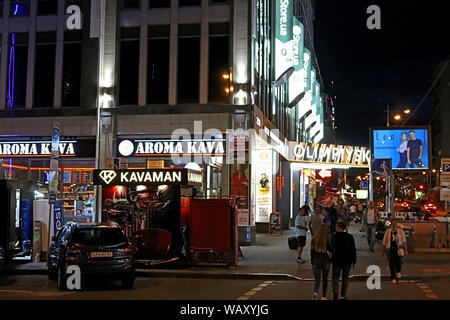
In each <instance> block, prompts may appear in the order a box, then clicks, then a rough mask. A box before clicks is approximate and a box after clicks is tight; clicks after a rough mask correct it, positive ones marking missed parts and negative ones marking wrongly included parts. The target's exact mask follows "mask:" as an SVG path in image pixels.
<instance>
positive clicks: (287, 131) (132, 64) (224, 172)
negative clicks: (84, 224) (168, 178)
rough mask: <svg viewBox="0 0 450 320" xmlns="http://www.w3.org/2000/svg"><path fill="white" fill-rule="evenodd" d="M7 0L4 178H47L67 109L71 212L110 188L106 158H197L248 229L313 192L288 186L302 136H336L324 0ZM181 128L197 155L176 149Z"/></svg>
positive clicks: (66, 192)
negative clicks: (318, 19)
mask: <svg viewBox="0 0 450 320" xmlns="http://www.w3.org/2000/svg"><path fill="white" fill-rule="evenodd" d="M0 9H1V12H0V17H2V19H1V22H0V32H1V39H2V51H1V52H2V54H1V58H0V59H1V60H0V138H1V139H0V146H1V147H2V150H1V152H0V160H1V165H2V172H1V173H2V178H8V179H19V180H33V181H36V182H39V183H41V184H42V185H43V186H44V187H45V183H46V181H48V177H47V176H48V170H49V166H50V152H48V151H49V150H48V149H49V145H50V143H51V135H52V128H53V123H54V121H57V122H58V123H59V127H60V130H61V137H60V147H59V148H60V158H59V168H60V178H59V179H60V186H59V195H58V198H59V199H62V200H64V206H65V208H64V212H65V214H71V213H72V214H74V213H76V200H78V201H88V200H92V199H98V198H99V197H101V189H100V188H97V187H95V186H93V185H92V172H93V170H94V169H95V168H166V167H174V168H177V167H185V166H186V165H189V164H190V162H196V163H197V165H198V166H199V167H200V169H201V170H202V172H203V179H204V180H203V186H202V190H201V192H202V195H203V196H205V197H232V198H234V199H237V200H238V201H237V202H238V203H237V207H238V216H239V218H238V220H239V226H240V230H241V236H240V237H241V238H242V239H243V242H245V241H247V242H248V243H251V242H253V241H254V232H255V230H256V229H257V228H256V226H257V225H260V226H261V230H265V229H266V228H267V226H268V224H269V219H270V214H271V213H272V212H273V211H276V210H278V209H280V208H287V209H286V210H284V209H283V211H285V212H284V213H283V214H284V215H285V217H284V223H283V224H284V226H285V227H287V225H288V223H289V222H290V219H292V217H295V214H294V211H295V209H294V208H295V207H296V206H298V205H299V204H300V203H301V202H304V201H305V199H308V196H305V194H306V193H308V195H309V193H311V195H312V189H305V184H307V182H304V183H303V186H302V187H300V188H299V187H297V188H296V190H297V191H296V192H297V193H299V194H298V195H296V196H295V199H297V200H296V204H292V202H293V201H291V197H292V199H294V196H293V195H292V191H288V192H287V193H288V194H289V197H285V196H282V192H281V190H282V189H283V188H288V190H289V189H292V188H290V186H291V185H292V183H291V182H292V181H293V179H294V178H293V177H292V172H291V170H290V169H289V161H288V160H289V146H290V145H291V144H290V142H300V141H304V142H310V143H318V142H321V141H322V140H323V138H324V103H325V101H324V100H325V98H324V97H323V94H322V88H323V84H322V79H321V76H320V69H319V67H318V62H317V58H316V55H315V52H314V36H313V35H314V28H313V24H314V15H313V1H311V0H302V1H299V0H296V1H291V0H239V1H227V0H140V1H139V0H60V1H56V0H53V1H52V0H37V1H33V0H21V1H19V0H17V1H15V0H4V1H0ZM180 129H184V131H182V132H181V134H180V132H178V134H179V135H183V134H184V138H185V139H186V135H187V136H188V137H187V139H188V140H189V139H192V144H191V147H190V149H189V150H183V153H184V154H185V155H188V156H190V158H189V157H188V158H186V157H180V158H177V157H174V155H176V154H177V153H179V150H178V149H176V141H175V140H174V135H173V133H174V131H176V130H180ZM212 129H214V130H212ZM240 129H242V131H241V132H239V131H238V130H240ZM208 130H209V131H210V132H209V133H208ZM233 130H234V131H233ZM207 133H208V134H207ZM230 137H232V139H230ZM227 138H228V139H227ZM227 141H228V143H227ZM230 141H231V143H230ZM241 142H242V143H241ZM208 143H213V144H214V145H213V144H209V145H208ZM5 150H6V151H5ZM237 151H242V152H243V154H244V155H245V157H244V158H245V161H243V162H239V161H240V160H239V159H238V158H239V157H235V156H232V155H231V154H232V153H235V152H236V154H237ZM195 156H199V157H197V158H196V157H195ZM174 159H175V160H174ZM199 159H200V160H199ZM286 166H287V167H286ZM285 167H286V168H287V169H286V170H283V168H285ZM302 174H303V173H301V175H302ZM301 179H302V180H301V181H303V179H305V181H306V180H308V179H309V177H308V175H307V174H306V173H305V176H304V177H303V176H302V178H301ZM298 183H300V182H298ZM305 190H308V191H305ZM302 192H303V194H300V193H302ZM282 202H284V204H282ZM96 207H97V217H96V218H97V219H99V217H100V213H101V207H100V205H99V201H97V202H96ZM244 238H245V239H244ZM244 240H245V241H244Z"/></svg>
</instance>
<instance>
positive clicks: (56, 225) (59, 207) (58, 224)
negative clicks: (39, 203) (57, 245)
mask: <svg viewBox="0 0 450 320" xmlns="http://www.w3.org/2000/svg"><path fill="white" fill-rule="evenodd" d="M63 220H64V211H63V201H62V200H57V201H56V202H55V205H54V206H53V230H54V235H56V233H57V232H58V231H59V230H60V229H61V228H62V227H63V225H64V222H63Z"/></svg>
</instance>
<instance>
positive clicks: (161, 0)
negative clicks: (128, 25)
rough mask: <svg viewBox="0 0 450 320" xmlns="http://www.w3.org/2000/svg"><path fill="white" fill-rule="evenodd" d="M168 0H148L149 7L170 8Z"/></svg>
mask: <svg viewBox="0 0 450 320" xmlns="http://www.w3.org/2000/svg"><path fill="white" fill-rule="evenodd" d="M170 2H171V1H170V0H150V3H149V8H150V9H152V8H170Z"/></svg>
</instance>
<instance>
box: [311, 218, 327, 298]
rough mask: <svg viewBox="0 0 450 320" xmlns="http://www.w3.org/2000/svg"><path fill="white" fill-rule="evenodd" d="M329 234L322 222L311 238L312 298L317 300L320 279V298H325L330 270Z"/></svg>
mask: <svg viewBox="0 0 450 320" xmlns="http://www.w3.org/2000/svg"><path fill="white" fill-rule="evenodd" d="M331 250H332V249H331V235H330V231H329V228H328V225H326V224H325V223H322V224H321V225H320V227H319V229H318V230H317V233H316V234H315V235H314V237H312V239H311V264H312V268H313V272H314V278H315V280H316V281H315V284H314V294H313V300H319V297H320V296H319V288H320V281H321V280H322V300H327V288H328V272H329V271H330V256H329V253H331Z"/></svg>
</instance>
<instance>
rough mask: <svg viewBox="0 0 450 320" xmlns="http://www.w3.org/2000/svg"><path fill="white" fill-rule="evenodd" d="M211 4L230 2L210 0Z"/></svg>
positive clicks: (226, 0)
mask: <svg viewBox="0 0 450 320" xmlns="http://www.w3.org/2000/svg"><path fill="white" fill-rule="evenodd" d="M209 1H210V3H211V4H215V3H227V2H228V0H209Z"/></svg>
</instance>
